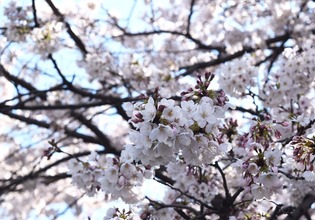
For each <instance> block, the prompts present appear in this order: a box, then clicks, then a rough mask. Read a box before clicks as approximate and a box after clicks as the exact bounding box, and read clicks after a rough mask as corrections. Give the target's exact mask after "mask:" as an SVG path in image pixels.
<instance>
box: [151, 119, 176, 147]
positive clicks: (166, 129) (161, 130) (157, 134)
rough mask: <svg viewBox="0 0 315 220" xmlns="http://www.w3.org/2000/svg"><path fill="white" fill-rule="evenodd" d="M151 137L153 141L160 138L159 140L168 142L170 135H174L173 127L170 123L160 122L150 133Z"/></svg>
mask: <svg viewBox="0 0 315 220" xmlns="http://www.w3.org/2000/svg"><path fill="white" fill-rule="evenodd" d="M149 137H150V139H151V140H152V141H154V140H158V141H159V142H164V143H167V139H168V138H169V137H173V129H172V128H171V127H170V126H168V125H163V124H159V126H158V127H156V128H154V129H153V130H152V131H151V133H150V136H149Z"/></svg>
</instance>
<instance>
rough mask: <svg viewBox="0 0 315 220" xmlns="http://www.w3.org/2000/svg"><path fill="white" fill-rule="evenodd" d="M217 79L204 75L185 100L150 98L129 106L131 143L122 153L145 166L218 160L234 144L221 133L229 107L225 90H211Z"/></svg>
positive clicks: (195, 163) (185, 93) (205, 162)
mask: <svg viewBox="0 0 315 220" xmlns="http://www.w3.org/2000/svg"><path fill="white" fill-rule="evenodd" d="M212 79H213V77H212V76H211V74H209V73H208V74H207V75H206V77H205V79H204V81H203V79H202V78H201V77H200V78H199V80H198V83H197V85H196V87H195V88H194V89H192V88H191V89H189V90H188V91H187V92H184V93H182V95H184V97H183V99H184V100H183V101H180V102H179V103H177V102H176V101H175V100H173V99H165V98H162V99H159V98H158V95H156V97H155V98H153V97H149V98H148V99H147V100H146V101H145V102H136V103H134V104H131V103H130V104H128V105H126V108H127V114H128V116H130V117H131V119H130V122H131V123H132V125H133V126H134V127H135V129H134V130H131V131H130V134H129V137H130V141H131V143H130V144H128V145H126V148H125V150H124V151H123V152H122V158H123V160H126V161H127V162H131V161H134V160H135V161H141V163H142V164H144V165H153V166H155V165H167V164H169V163H170V162H175V161H176V160H177V159H178V158H182V159H183V160H184V161H185V162H186V163H187V164H193V165H201V164H207V163H211V162H213V161H215V160H218V159H219V158H220V157H221V156H222V155H224V154H225V153H227V152H228V151H229V148H230V146H229V145H228V144H227V143H225V142H223V141H222V140H221V139H220V137H219V136H218V135H219V125H220V124H221V123H222V120H223V119H224V117H225V116H224V114H225V111H226V110H227V109H228V107H229V106H228V105H227V104H226V97H225V95H224V93H223V92H222V91H219V92H215V91H213V90H210V89H209V86H210V82H211V80H212Z"/></svg>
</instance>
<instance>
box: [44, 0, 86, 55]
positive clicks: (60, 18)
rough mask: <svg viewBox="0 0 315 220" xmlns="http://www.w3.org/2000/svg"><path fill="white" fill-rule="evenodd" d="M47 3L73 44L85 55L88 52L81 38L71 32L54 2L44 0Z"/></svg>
mask: <svg viewBox="0 0 315 220" xmlns="http://www.w3.org/2000/svg"><path fill="white" fill-rule="evenodd" d="M46 2H47V4H48V5H49V6H50V8H51V9H52V11H53V12H54V14H55V15H56V16H57V17H58V18H59V20H60V21H61V22H63V23H64V24H65V26H66V28H67V32H68V34H69V35H70V37H71V38H72V40H73V41H74V42H75V44H76V45H77V47H78V48H79V49H80V50H81V52H82V53H83V54H84V55H86V54H87V53H88V51H87V50H86V48H85V45H84V43H83V42H82V40H81V39H80V38H79V37H78V36H77V35H76V34H75V33H74V32H73V30H72V29H71V26H70V24H69V23H68V22H66V21H65V18H64V15H63V14H61V12H60V11H59V10H58V8H57V7H56V6H55V5H54V3H53V2H52V1H51V0H46Z"/></svg>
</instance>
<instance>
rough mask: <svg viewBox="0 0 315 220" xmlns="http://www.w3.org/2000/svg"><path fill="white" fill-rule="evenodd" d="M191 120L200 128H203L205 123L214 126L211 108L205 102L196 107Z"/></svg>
mask: <svg viewBox="0 0 315 220" xmlns="http://www.w3.org/2000/svg"><path fill="white" fill-rule="evenodd" d="M193 118H194V120H195V121H196V122H197V123H198V125H199V127H201V128H204V127H205V126H206V124H207V123H209V124H214V123H215V122H216V116H215V115H214V109H213V106H212V105H211V104H210V103H207V102H205V103H202V104H201V105H199V106H198V109H197V111H196V112H195V114H194V116H193Z"/></svg>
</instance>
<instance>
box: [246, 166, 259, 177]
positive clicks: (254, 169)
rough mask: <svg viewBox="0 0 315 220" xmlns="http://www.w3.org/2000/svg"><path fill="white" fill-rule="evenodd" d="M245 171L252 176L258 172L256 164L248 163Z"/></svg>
mask: <svg viewBox="0 0 315 220" xmlns="http://www.w3.org/2000/svg"><path fill="white" fill-rule="evenodd" d="M247 171H248V172H249V173H250V174H253V175H255V174H257V173H258V171H259V169H258V166H257V164H255V163H250V164H249V165H248V167H247Z"/></svg>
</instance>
